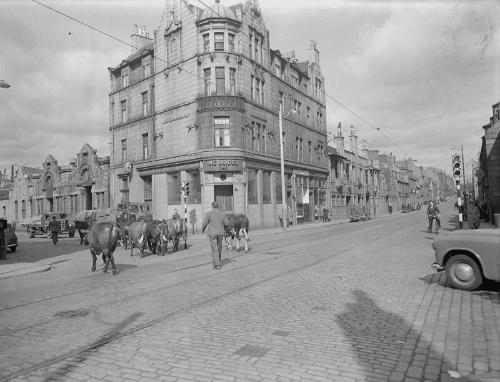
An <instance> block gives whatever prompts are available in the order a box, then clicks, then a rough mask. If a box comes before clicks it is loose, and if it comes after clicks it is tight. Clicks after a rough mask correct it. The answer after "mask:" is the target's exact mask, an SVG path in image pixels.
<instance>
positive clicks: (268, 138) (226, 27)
mask: <svg viewBox="0 0 500 382" xmlns="http://www.w3.org/2000/svg"><path fill="white" fill-rule="evenodd" d="M132 38H133V41H132V42H133V45H134V46H135V47H137V48H138V50H137V51H134V52H132V54H131V55H130V56H128V57H127V58H126V59H125V60H123V61H122V62H121V63H120V64H119V65H118V66H116V67H114V68H110V69H109V72H110V78H111V93H110V95H109V101H110V129H109V130H110V136H111V142H112V150H111V170H112V182H111V183H112V186H111V187H112V190H113V193H112V199H113V202H112V203H113V204H116V202H118V201H119V200H124V199H125V200H126V199H129V200H131V201H151V203H152V207H153V214H154V216H155V217H156V218H164V217H168V216H171V214H172V212H173V209H174V208H175V209H178V210H179V211H182V210H184V203H183V200H181V182H188V183H189V190H190V192H189V196H188V199H187V210H188V223H189V225H190V227H189V228H190V230H193V231H198V230H199V229H200V225H201V224H200V222H201V219H202V217H203V215H204V214H205V212H206V211H208V210H209V209H210V208H211V203H212V201H214V200H215V201H217V202H218V203H219V207H220V208H222V209H223V210H227V211H231V210H232V211H235V212H242V213H245V214H247V215H248V216H249V219H250V222H251V224H252V225H253V226H254V227H256V228H258V227H261V228H263V227H272V226H278V225H279V224H280V217H281V215H282V213H281V211H282V203H283V201H282V194H281V176H280V174H281V171H280V138H282V139H283V142H284V162H285V175H286V176H285V182H286V199H287V200H286V201H285V202H286V203H287V206H288V210H289V212H290V216H291V217H292V221H293V222H297V221H301V220H305V221H311V220H313V216H314V215H313V211H314V207H315V206H320V205H321V203H322V202H324V200H323V199H324V195H325V190H326V178H327V176H328V160H327V158H328V156H327V151H326V121H325V117H326V113H325V98H324V78H323V75H322V73H321V68H320V65H319V51H318V49H317V47H316V44H315V43H314V42H313V41H311V43H310V46H309V59H308V60H307V61H299V60H297V59H296V58H295V53H294V52H290V53H282V52H280V51H279V50H273V49H271V48H270V35H269V31H268V30H267V29H266V26H265V23H264V18H263V15H262V13H261V10H260V9H259V7H258V5H257V3H256V2H253V1H246V2H245V3H241V4H235V5H233V6H230V7H225V6H223V5H221V4H220V2H219V1H216V2H215V4H214V5H213V6H211V7H208V6H207V7H205V8H200V7H197V6H195V5H193V4H190V3H189V2H186V1H180V0H172V1H171V2H170V5H169V9H168V11H167V12H166V14H165V15H164V17H163V18H162V21H161V24H160V25H159V27H158V28H157V29H156V30H155V31H154V33H153V35H152V36H149V34H148V33H147V32H146V31H145V28H143V27H141V28H138V29H137V30H135V31H134V34H133V35H132ZM280 108H281V110H282V114H283V118H282V121H283V125H282V126H283V135H282V137H280V133H279V122H280V121H279V110H280Z"/></svg>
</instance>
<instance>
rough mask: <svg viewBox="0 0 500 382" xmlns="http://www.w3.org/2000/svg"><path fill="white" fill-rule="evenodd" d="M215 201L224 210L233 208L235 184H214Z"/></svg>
mask: <svg viewBox="0 0 500 382" xmlns="http://www.w3.org/2000/svg"><path fill="white" fill-rule="evenodd" d="M214 197H215V201H216V202H217V204H218V205H219V209H220V210H222V211H232V210H233V186H232V185H228V186H214Z"/></svg>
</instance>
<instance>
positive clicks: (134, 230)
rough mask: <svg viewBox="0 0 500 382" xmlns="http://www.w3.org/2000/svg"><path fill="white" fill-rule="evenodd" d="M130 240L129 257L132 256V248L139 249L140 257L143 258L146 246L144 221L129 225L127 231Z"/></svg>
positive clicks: (146, 226)
mask: <svg viewBox="0 0 500 382" xmlns="http://www.w3.org/2000/svg"><path fill="white" fill-rule="evenodd" d="M128 233H129V239H130V256H132V255H133V251H134V247H136V248H139V251H140V253H141V257H142V256H144V250H145V249H146V246H147V245H148V223H146V222H145V221H142V220H141V221H136V222H133V223H132V224H130V226H129V229H128Z"/></svg>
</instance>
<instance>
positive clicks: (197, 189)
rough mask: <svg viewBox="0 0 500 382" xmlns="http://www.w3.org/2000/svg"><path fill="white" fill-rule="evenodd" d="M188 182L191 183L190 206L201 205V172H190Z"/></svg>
mask: <svg viewBox="0 0 500 382" xmlns="http://www.w3.org/2000/svg"><path fill="white" fill-rule="evenodd" d="M187 182H188V183H189V195H188V203H189V204H200V203H201V181H200V172H199V171H197V170H196V171H188V173H187Z"/></svg>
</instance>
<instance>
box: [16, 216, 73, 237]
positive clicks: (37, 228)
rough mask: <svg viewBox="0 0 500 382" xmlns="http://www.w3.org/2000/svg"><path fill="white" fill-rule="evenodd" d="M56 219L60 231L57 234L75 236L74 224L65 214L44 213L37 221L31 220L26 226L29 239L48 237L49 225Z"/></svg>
mask: <svg viewBox="0 0 500 382" xmlns="http://www.w3.org/2000/svg"><path fill="white" fill-rule="evenodd" d="M54 217H55V218H56V221H58V222H59V224H60V228H61V230H60V231H59V234H68V236H69V237H73V236H75V232H76V228H75V225H74V222H73V221H72V220H71V219H70V218H69V215H68V214H66V213H52V212H51V213H45V214H42V216H40V218H39V219H35V220H33V223H31V224H29V225H28V226H27V229H26V230H27V231H28V232H29V234H30V237H31V238H34V237H35V236H36V235H47V236H50V232H49V225H50V222H51V221H52V220H53V219H54Z"/></svg>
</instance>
